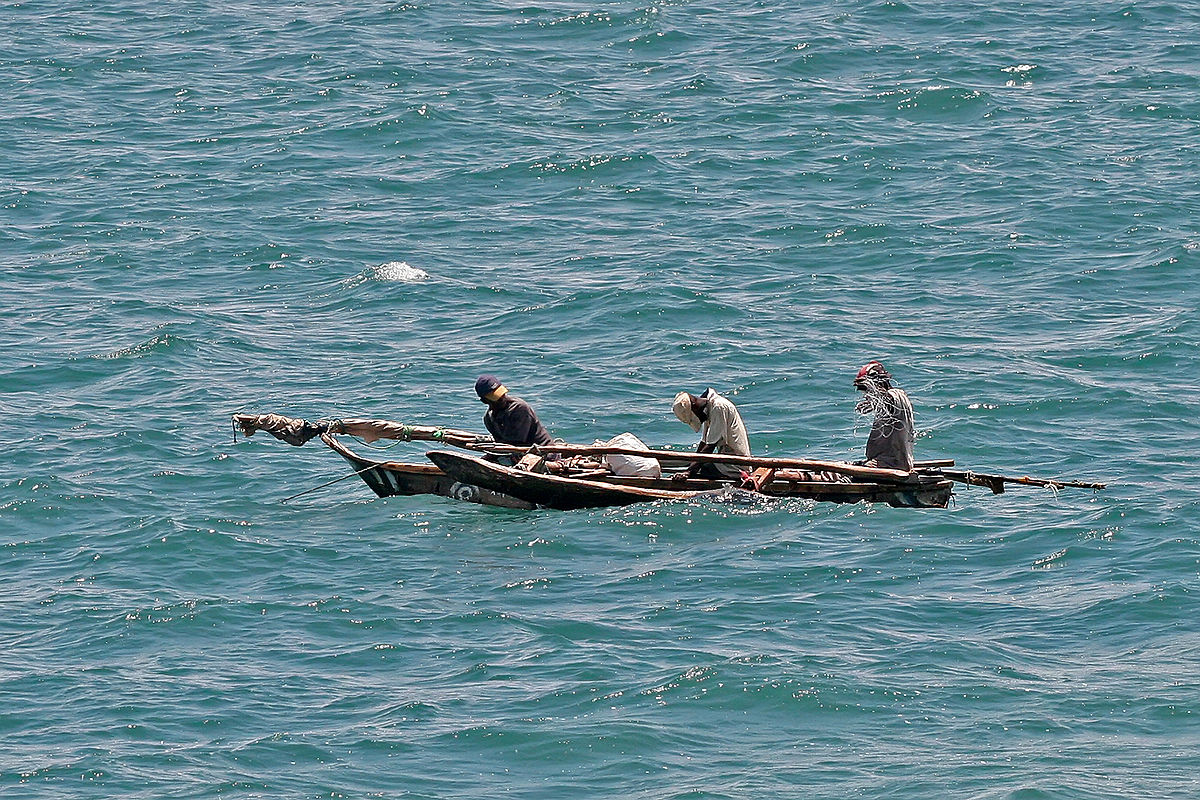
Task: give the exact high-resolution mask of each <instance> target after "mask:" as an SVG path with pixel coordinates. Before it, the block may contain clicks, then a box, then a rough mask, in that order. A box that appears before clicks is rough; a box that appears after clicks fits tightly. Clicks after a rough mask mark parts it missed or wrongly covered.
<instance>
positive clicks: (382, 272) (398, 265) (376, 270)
mask: <svg viewBox="0 0 1200 800" xmlns="http://www.w3.org/2000/svg"><path fill="white" fill-rule="evenodd" d="M364 277H365V278H366V279H367V280H369V281H386V282H389V283H390V282H396V283H416V282H418V281H423V280H428V278H429V273H428V272H426V271H425V270H423V269H418V268H416V267H413V266H410V265H408V264H406V263H405V262H403V261H389V262H388V263H386V264H380V265H379V266H378V267H372V268H371V269H369V270H367V271H366V272H365V273H364Z"/></svg>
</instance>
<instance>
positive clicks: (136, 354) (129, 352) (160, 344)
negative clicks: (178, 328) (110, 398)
mask: <svg viewBox="0 0 1200 800" xmlns="http://www.w3.org/2000/svg"><path fill="white" fill-rule="evenodd" d="M180 341H181V340H180V339H179V337H178V336H172V335H171V334H169V333H160V334H159V335H158V336H155V337H154V338H152V339H150V340H148V341H145V342H142V343H140V344H135V345H131V346H129V347H123V348H121V349H120V350H113V351H112V352H111V353H99V354H97V355H94V356H92V358H98V359H112V358H141V357H142V356H147V355H150V354H151V353H157V352H162V351H165V350H170V349H171V348H172V347H175V346H176V345H178V344H179V343H180Z"/></svg>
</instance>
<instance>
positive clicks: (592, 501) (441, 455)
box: [233, 414, 1104, 510]
mask: <svg viewBox="0 0 1200 800" xmlns="http://www.w3.org/2000/svg"><path fill="white" fill-rule="evenodd" d="M233 421H234V425H235V428H234V430H235V435H236V432H237V431H238V430H240V431H241V432H242V433H243V434H244V435H246V436H250V435H253V434H254V433H255V432H256V431H260V430H262V431H267V432H268V433H270V434H271V435H272V436H274V437H275V438H277V439H280V440H282V441H285V442H288V443H289V444H293V445H296V446H299V445H302V444H304V443H305V442H307V441H309V440H311V439H313V438H316V437H320V439H321V441H322V442H323V443H324V444H325V445H326V446H328V447H329V448H330V449H331V450H333V451H334V452H335V453H337V454H338V455H340V456H342V458H344V459H345V460H346V461H347V462H348V463H349V464H350V466H351V468H352V469H353V472H352V473H351V474H350V475H345V476H342V477H341V478H338V479H337V480H335V481H330V482H329V483H327V484H322V486H327V485H330V484H331V483H336V482H337V481H340V480H344V479H346V478H350V477H353V476H355V475H357V476H358V477H360V478H361V479H362V480H363V482H365V483H366V484H367V486H369V487H370V488H371V490H372V491H374V492H375V494H377V495H378V496H380V497H391V496H395V495H418V494H434V495H440V496H443V497H449V498H454V499H457V500H464V501H467V502H474V503H482V504H485V505H493V506H504V507H509V508H521V509H531V508H536V507H545V508H555V509H564V510H569V509H577V508H596V507H604V506H619V505H628V504H631V503H638V502H652V501H655V500H685V499H689V498H695V497H700V496H703V495H705V494H711V493H713V492H718V491H728V490H729V489H730V488H740V489H744V490H747V491H752V492H754V493H756V494H758V495H761V496H765V497H778V498H785V497H790V498H805V499H810V500H816V501H822V502H833V503H857V502H864V501H865V502H871V503H887V504H888V505H891V506H895V507H900V508H944V507H945V506H946V505H947V504H948V503H949V501H950V497H951V491H952V487H953V484H954V483H955V482H959V483H965V484H969V485H977V486H986V487H988V488H990V489H991V490H992V491H993V492H995V493H997V494H998V493H1000V492H1003V491H1004V486H1005V483H1020V484H1025V485H1033V486H1050V487H1053V488H1065V487H1068V486H1077V487H1086V488H1093V489H1102V488H1104V484H1097V483H1079V482H1075V481H1060V480H1053V479H1038V478H1029V477H1020V478H1014V477H1008V476H1003V475H990V474H981V473H976V472H973V471H970V470H965V471H964V470H958V471H956V470H951V469H948V467H952V466H953V465H954V462H953V461H948V460H947V461H937V462H922V463H919V464H918V465H917V467H918V468H917V469H915V470H914V471H913V472H902V471H899V470H891V469H880V468H875V467H864V466H860V465H855V464H849V463H846V462H840V461H823V460H817V459H796V458H764V457H755V456H729V455H718V454H702V453H689V452H681V451H668V450H641V449H627V448H620V447H607V446H582V445H555V446H551V447H540V448H536V447H535V448H529V447H517V446H512V445H504V444H498V443H497V442H495V441H494V440H493V439H492V438H491V437H489V436H481V435H478V434H474V433H470V432H466V431H460V430H455V429H452V428H443V427H430V426H418V425H404V424H402V423H398V422H392V421H389V420H369V419H338V420H319V421H316V422H309V421H306V420H303V419H295V418H291V417H284V416H281V415H277V414H263V415H251V414H237V415H235V416H234V419H233ZM338 435H349V436H354V437H357V438H359V439H361V440H363V441H364V442H366V443H368V444H370V443H371V442H374V441H376V440H379V439H391V440H397V441H425V442H433V443H436V444H443V445H451V446H453V447H457V448H460V449H463V450H467V451H473V452H474V453H475V454H477V455H476V456H467V455H464V454H460V453H454V452H448V451H432V452H429V453H427V454H426V455H427V456H428V457H429V458H430V459H431V460H432V461H433V463H432V464H423V463H415V464H414V463H406V462H402V461H390V460H379V459H374V458H368V457H364V456H362V455H360V454H358V453H355V452H354V451H352V450H350V449H349V448H348V447H347V446H346V445H345V444H343V443H342V442H341V441H339V439H338V438H337V436H338ZM547 455H551V456H584V457H591V458H599V457H603V456H606V455H629V456H637V457H648V458H653V459H656V460H658V462H659V463H660V464H661V465H662V468H663V471H664V476H663V477H654V478H647V477H633V476H622V475H616V474H613V473H612V472H611V471H608V470H605V469H595V468H586V467H583V468H581V467H577V466H575V465H574V464H573V463H572V462H571V461H563V462H552V463H547V462H546V460H545V456H547ZM479 456H483V457H482V458H481V457H479ZM499 459H507V461H508V462H509V463H498V461H497V460H499ZM694 461H702V462H705V461H706V462H709V463H725V464H736V465H738V466H740V467H743V468H744V469H745V470H747V471H746V472H744V473H743V477H742V478H741V479H740V480H708V479H702V478H689V479H686V480H672V479H671V477H670V473H671V471H672V470H676V471H678V470H682V469H683V468H686V466H687V464H689V463H691V462H694ZM751 470H752V471H751ZM313 488H314V489H317V488H321V487H313ZM307 491H312V490H311V489H310V490H306V492H307ZM306 492H301V494H304V493H306ZM294 496H299V495H294ZM288 499H291V498H288Z"/></svg>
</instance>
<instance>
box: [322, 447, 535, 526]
mask: <svg viewBox="0 0 1200 800" xmlns="http://www.w3.org/2000/svg"><path fill="white" fill-rule="evenodd" d="M321 440H322V441H323V442H325V444H326V445H328V446H329V448H330V449H331V450H333V451H334V452H335V453H337V454H338V455H340V456H341V457H342V458H344V459H346V461H347V462H348V463H349V464H350V466H351V467H352V468H353V469H354V472H355V474H357V475H358V477H360V478H362V480H363V483H365V484H367V486H369V487H370V488H371V491H373V492H375V494H376V495H378V496H379V497H396V496H401V495H418V494H435V495H440V496H441V497H450V498H453V499H455V500H463V501H465V502H468V503H479V504H481V505H485V506H500V507H503V508H521V509H531V508H534V507H535V506H534V504H533V503H530V502H527V501H525V500H521V499H519V498H516V497H512V496H511V495H506V494H501V493H499V492H494V491H492V490H490V489H485V488H482V487H480V486H476V485H474V484H470V483H463V482H462V481H459V480H456V479H455V478H453V477H451V476H450V475H447V474H446V473H445V472H443V471H442V470H440V469H438V468H437V467H435V466H434V465H433V464H404V463H401V462H398V461H375V460H373V459H367V458H363V457H362V456H360V455H358V454H357V453H354V452H352V451H351V450H349V449H347V448H346V447H345V446H344V445H343V444H342V443H341V442H339V441H338V440H337V439H335V438H333V437H332V436H330V435H328V434H325V435H323V436H322V437H321Z"/></svg>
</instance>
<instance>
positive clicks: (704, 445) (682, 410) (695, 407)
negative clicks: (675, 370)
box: [671, 389, 750, 480]
mask: <svg viewBox="0 0 1200 800" xmlns="http://www.w3.org/2000/svg"><path fill="white" fill-rule="evenodd" d="M671 410H672V411H674V412H675V416H676V417H678V418H679V421H680V422H683V423H686V424H687V425H689V426H690V427H691V429H692V430H694V431H695V432H696V433H699V434H700V443H699V444H698V445H696V452H697V453H714V452H715V453H728V454H729V455H735V456H748V455H750V438H749V437H748V436H747V435H746V426H745V424H743V423H742V415H741V414H739V413H738V410H737V407H736V406H735V405H734V404H733V403H731V402H729V401H728V400H726V399H725V398H724V397H722V396H721V395H719V394H717V393H716V392H714V391H713V390H712V389H705V390H704V393H703V394H701V395H694V394H689V393H687V392H680V393H679V394H677V395H675V401H674V403H672V405H671ZM743 469H744V467H742V466H739V465H737V464H708V463H702V462H699V461H693V462H692V463H691V464H690V465H688V468H687V471H686V472H681V473H679V474H677V475H674V476H672V480H686V479H687V478H695V477H701V478H714V479H721V478H724V479H729V478H737V477H739V476H740V475H741V473H742V470H743Z"/></svg>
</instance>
